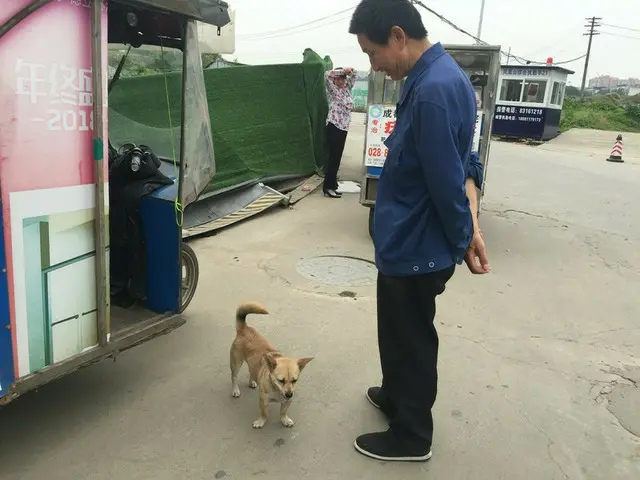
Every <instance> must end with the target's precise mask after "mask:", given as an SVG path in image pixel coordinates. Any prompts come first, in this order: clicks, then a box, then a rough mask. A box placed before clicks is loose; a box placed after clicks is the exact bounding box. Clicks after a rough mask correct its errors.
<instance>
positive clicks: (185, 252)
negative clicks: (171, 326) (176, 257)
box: [180, 242, 200, 313]
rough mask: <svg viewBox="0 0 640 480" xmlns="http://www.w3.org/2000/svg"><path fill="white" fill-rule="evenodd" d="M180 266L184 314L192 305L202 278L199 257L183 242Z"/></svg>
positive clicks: (181, 309)
mask: <svg viewBox="0 0 640 480" xmlns="http://www.w3.org/2000/svg"><path fill="white" fill-rule="evenodd" d="M180 264H181V266H182V284H181V289H182V290H181V291H182V298H181V305H180V312H181V313H182V312H184V310H185V309H186V308H187V306H188V305H189V304H190V303H191V300H192V299H193V295H194V294H195V293H196V288H197V286H198V277H199V276H200V268H199V267H198V257H196V252H194V251H193V248H191V247H190V246H189V245H187V244H186V243H184V242H182V250H181V252H180Z"/></svg>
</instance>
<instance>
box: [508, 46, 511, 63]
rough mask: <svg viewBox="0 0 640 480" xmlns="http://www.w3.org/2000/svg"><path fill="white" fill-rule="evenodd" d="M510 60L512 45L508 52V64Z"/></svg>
mask: <svg viewBox="0 0 640 480" xmlns="http://www.w3.org/2000/svg"><path fill="white" fill-rule="evenodd" d="M509 60H511V47H509V51H508V52H507V65H509Z"/></svg>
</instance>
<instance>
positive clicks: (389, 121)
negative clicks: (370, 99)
mask: <svg viewBox="0 0 640 480" xmlns="http://www.w3.org/2000/svg"><path fill="white" fill-rule="evenodd" d="M367 117H368V118H367V135H366V139H367V140H366V144H365V152H364V164H365V166H366V167H382V166H383V165H384V161H385V160H386V158H387V153H388V151H387V147H386V146H385V144H384V141H385V140H386V139H387V138H388V137H389V135H391V132H393V129H394V128H395V125H396V109H395V106H390V105H371V106H370V107H369V112H368V116H367ZM483 117H484V112H483V111H482V110H478V113H477V115H476V124H475V127H474V131H473V141H472V144H471V152H473V153H478V152H479V150H480V133H481V130H482V120H483Z"/></svg>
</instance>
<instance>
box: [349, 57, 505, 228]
mask: <svg viewBox="0 0 640 480" xmlns="http://www.w3.org/2000/svg"><path fill="white" fill-rule="evenodd" d="M444 48H445V50H446V51H447V52H448V53H449V54H450V55H451V56H452V57H453V58H454V60H455V61H456V62H457V63H458V65H460V67H461V68H462V69H463V70H464V71H465V73H467V75H469V78H470V79H471V83H472V84H473V86H474V87H475V90H476V94H477V95H476V99H477V101H478V117H477V119H476V132H475V135H474V141H473V148H472V150H473V151H474V152H476V153H478V156H479V159H480V162H481V163H482V165H483V167H484V179H483V183H482V189H481V190H480V192H479V196H478V208H480V204H481V201H482V197H483V196H484V187H485V181H484V180H486V178H487V170H488V161H489V149H490V145H491V130H492V125H493V119H494V115H493V113H494V110H495V105H496V100H497V94H498V79H499V76H500V50H501V49H500V46H497V45H444ZM404 82H405V79H402V80H391V79H390V78H389V77H387V76H386V75H385V74H384V73H383V72H373V71H371V72H370V73H369V90H368V94H367V113H366V115H367V116H366V120H365V129H366V130H365V138H364V151H363V161H362V175H363V182H362V186H361V188H360V204H361V205H364V206H365V207H369V234H370V235H371V236H373V211H374V208H375V199H376V192H377V189H378V180H379V178H380V173H381V172H382V167H383V165H384V161H385V158H386V148H385V146H384V143H383V142H384V140H385V139H386V138H387V137H388V136H389V135H390V134H391V132H392V131H393V126H394V125H395V124H394V121H395V109H396V104H397V103H398V101H399V99H400V94H401V92H402V88H403V87H404Z"/></svg>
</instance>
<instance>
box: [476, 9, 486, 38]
mask: <svg viewBox="0 0 640 480" xmlns="http://www.w3.org/2000/svg"><path fill="white" fill-rule="evenodd" d="M484 1H485V0H482V2H481V3H480V18H479V19H478V34H477V35H476V37H477V38H482V37H481V36H480V35H482V21H483V20H484Z"/></svg>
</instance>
